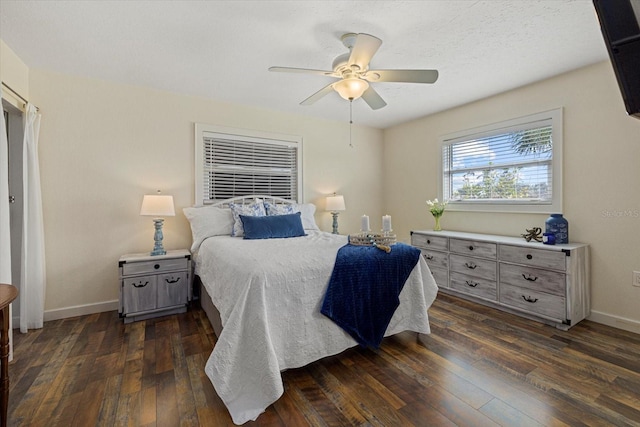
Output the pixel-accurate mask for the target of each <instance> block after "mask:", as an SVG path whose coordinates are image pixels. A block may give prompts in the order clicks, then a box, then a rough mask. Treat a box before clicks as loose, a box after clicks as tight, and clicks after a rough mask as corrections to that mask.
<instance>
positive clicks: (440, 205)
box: [427, 198, 447, 231]
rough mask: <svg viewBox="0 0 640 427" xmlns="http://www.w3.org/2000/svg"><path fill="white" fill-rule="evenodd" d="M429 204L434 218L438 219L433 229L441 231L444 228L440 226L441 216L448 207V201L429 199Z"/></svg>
mask: <svg viewBox="0 0 640 427" xmlns="http://www.w3.org/2000/svg"><path fill="white" fill-rule="evenodd" d="M427 205H428V206H429V212H431V215H433V218H434V219H435V220H436V224H435V225H434V227H433V231H440V230H442V228H441V227H440V217H441V216H442V215H443V214H444V210H445V208H446V207H447V202H446V201H444V202H439V201H438V199H437V198H436V199H433V201H431V200H427Z"/></svg>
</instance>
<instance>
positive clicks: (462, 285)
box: [449, 272, 498, 301]
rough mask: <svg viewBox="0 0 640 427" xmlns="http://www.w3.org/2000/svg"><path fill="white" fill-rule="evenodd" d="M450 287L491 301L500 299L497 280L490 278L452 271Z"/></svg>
mask: <svg viewBox="0 0 640 427" xmlns="http://www.w3.org/2000/svg"><path fill="white" fill-rule="evenodd" d="M449 287H450V288H451V289H455V290H456V291H460V292H464V293H465V294H469V295H474V296H477V297H479V298H484V299H488V300H491V301H496V300H497V299H498V296H497V293H496V282H495V281H493V282H492V281H490V280H485V279H480V278H478V277H473V276H469V275H467V274H461V273H456V272H451V280H450V281H449Z"/></svg>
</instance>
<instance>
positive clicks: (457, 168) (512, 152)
mask: <svg viewBox="0 0 640 427" xmlns="http://www.w3.org/2000/svg"><path fill="white" fill-rule="evenodd" d="M561 167H562V110H561V109H557V110H552V111H548V112H544V113H539V114H535V115H531V116H527V117H522V118H519V119H514V120H509V121H506V122H502V123H497V124H493V125H489V126H484V127H482V128H477V129H472V130H468V131H463V132H458V133H456V134H451V135H446V136H445V137H443V138H442V175H441V179H442V185H441V186H440V188H441V191H442V193H441V194H439V197H441V198H442V200H448V201H449V207H448V208H449V209H450V210H464V211H489V212H541V213H543V212H544V213H550V212H562V169H561Z"/></svg>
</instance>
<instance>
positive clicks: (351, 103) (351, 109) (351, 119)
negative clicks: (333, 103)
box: [349, 99, 353, 148]
mask: <svg viewBox="0 0 640 427" xmlns="http://www.w3.org/2000/svg"><path fill="white" fill-rule="evenodd" d="M352 128H353V99H350V100H349V147H351V148H353V142H352V141H353V140H352V139H351V129H352Z"/></svg>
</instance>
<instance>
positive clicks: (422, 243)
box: [411, 233, 449, 251]
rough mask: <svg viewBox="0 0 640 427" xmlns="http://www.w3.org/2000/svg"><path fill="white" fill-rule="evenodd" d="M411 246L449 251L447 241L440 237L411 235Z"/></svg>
mask: <svg viewBox="0 0 640 427" xmlns="http://www.w3.org/2000/svg"><path fill="white" fill-rule="evenodd" d="M411 244H412V245H413V246H418V247H419V248H423V249H440V250H443V251H447V250H449V239H448V238H446V237H441V236H432V235H430V234H419V233H413V234H412V235H411Z"/></svg>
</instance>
